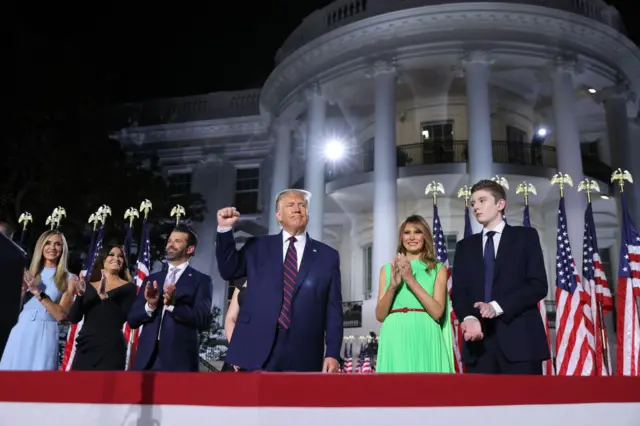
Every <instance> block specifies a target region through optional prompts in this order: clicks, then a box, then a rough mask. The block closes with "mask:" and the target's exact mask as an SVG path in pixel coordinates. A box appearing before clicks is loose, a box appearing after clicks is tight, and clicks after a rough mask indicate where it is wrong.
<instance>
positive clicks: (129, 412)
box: [0, 372, 640, 426]
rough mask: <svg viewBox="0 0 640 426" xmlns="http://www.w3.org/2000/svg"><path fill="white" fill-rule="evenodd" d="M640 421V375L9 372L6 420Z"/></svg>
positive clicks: (178, 423)
mask: <svg viewBox="0 0 640 426" xmlns="http://www.w3.org/2000/svg"><path fill="white" fill-rule="evenodd" d="M404 424H406V425H438V426H458V425H461V426H467V425H468V426H483V425H487V426H552V425H558V426H568V425H576V426H578V425H579V426H606V425H615V426H639V425H640V378H628V377H612V378H608V377H594V378H591V377H533V376H531V377H529V376H479V375H477V376H474V375H428V374H424V375H419V374H410V375H409V374H407V375H404V374H393V375H390V374H366V375H359V374H344V375H337V374H336V375H318V374H269V373H193V374H183V373H159V374H153V373H146V374H141V373H133V372H122V373H100V372H96V373H89V372H72V373H63V372H2V373H0V425H1V426H88V425H91V426H94V425H100V426H102V425H104V426H116V425H117V426H198V425H216V426H218V425H230V426H249V425H263V426H266V425H277V426H283V425H296V426H298V425H300V426H337V425H347V426H357V425H366V426H383V425H384V426H389V425H393V426H395V425H404Z"/></svg>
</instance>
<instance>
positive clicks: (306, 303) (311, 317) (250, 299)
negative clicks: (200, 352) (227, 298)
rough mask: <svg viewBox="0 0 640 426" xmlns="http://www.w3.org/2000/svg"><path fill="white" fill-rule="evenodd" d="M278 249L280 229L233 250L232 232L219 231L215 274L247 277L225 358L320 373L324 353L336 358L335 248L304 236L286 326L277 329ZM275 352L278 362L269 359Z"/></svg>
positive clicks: (338, 324)
mask: <svg viewBox="0 0 640 426" xmlns="http://www.w3.org/2000/svg"><path fill="white" fill-rule="evenodd" d="M283 247H284V241H283V236H282V233H280V234H277V235H264V236H259V237H254V238H251V239H249V240H247V242H246V243H245V244H244V246H243V247H242V249H240V250H239V251H237V250H236V243H235V240H234V237H233V232H232V231H228V232H219V233H218V236H217V245H216V259H217V261H218V269H219V271H220V276H221V277H222V278H223V279H225V280H232V279H237V278H242V277H246V278H247V289H246V292H245V295H244V299H243V302H242V308H241V309H240V313H239V315H238V319H237V321H236V326H235V329H234V331H233V338H232V339H231V342H230V344H229V350H228V352H227V362H228V363H230V364H233V365H237V366H240V367H242V368H246V369H248V370H269V371H322V364H323V359H324V357H325V356H327V357H332V358H335V359H336V360H339V359H340V348H341V346H342V334H343V331H342V293H341V280H340V257H339V255H338V252H337V251H336V250H334V249H332V248H331V247H329V246H327V245H326V244H323V243H321V242H319V241H314V240H312V239H311V238H309V236H308V235H307V241H306V244H305V248H304V253H303V254H302V262H301V264H300V269H299V270H298V273H297V277H296V285H295V288H294V291H293V302H292V315H291V325H290V327H289V329H283V328H279V327H278V316H279V314H280V309H281V307H282V295H283V285H284V284H283V273H284V271H283V268H284V266H283V253H284V252H283ZM325 339H326V353H325ZM276 351H277V352H278V355H277V357H278V358H279V360H277V363H274V360H273V357H275V355H274V353H275V352H276Z"/></svg>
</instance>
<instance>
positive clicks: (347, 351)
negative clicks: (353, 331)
mask: <svg viewBox="0 0 640 426" xmlns="http://www.w3.org/2000/svg"><path fill="white" fill-rule="evenodd" d="M342 372H343V373H347V374H350V373H353V343H345V345H344V367H343V368H342Z"/></svg>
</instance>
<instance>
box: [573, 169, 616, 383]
mask: <svg viewBox="0 0 640 426" xmlns="http://www.w3.org/2000/svg"><path fill="white" fill-rule="evenodd" d="M582 190H584V192H585V194H586V195H587V204H591V192H600V186H599V185H598V182H596V181H595V180H589V179H585V180H583V181H582V182H580V184H579V185H578V192H580V191H582ZM595 232H596V231H595V229H594V230H593V233H594V235H595ZM589 285H591V283H589ZM593 291H594V293H595V292H596V290H595V289H594V290H593ZM589 293H591V289H589ZM596 309H597V310H598V326H599V327H600V339H602V359H603V361H604V369H605V372H606V374H607V376H610V375H611V368H610V367H609V365H611V364H609V342H608V341H607V332H606V328H605V325H604V311H603V310H602V301H601V300H598V296H597V293H596Z"/></svg>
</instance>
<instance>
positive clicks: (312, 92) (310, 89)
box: [303, 82, 326, 102]
mask: <svg viewBox="0 0 640 426" xmlns="http://www.w3.org/2000/svg"><path fill="white" fill-rule="evenodd" d="M303 95H304V99H305V100H306V101H307V102H308V101H310V100H311V99H314V98H318V97H319V98H322V99H325V98H326V90H325V89H324V87H323V86H322V85H321V84H320V83H318V82H314V83H311V84H309V85H308V86H307V87H305V88H304V91H303Z"/></svg>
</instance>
